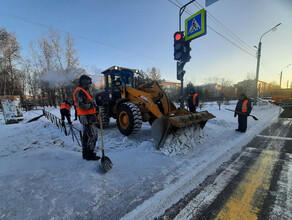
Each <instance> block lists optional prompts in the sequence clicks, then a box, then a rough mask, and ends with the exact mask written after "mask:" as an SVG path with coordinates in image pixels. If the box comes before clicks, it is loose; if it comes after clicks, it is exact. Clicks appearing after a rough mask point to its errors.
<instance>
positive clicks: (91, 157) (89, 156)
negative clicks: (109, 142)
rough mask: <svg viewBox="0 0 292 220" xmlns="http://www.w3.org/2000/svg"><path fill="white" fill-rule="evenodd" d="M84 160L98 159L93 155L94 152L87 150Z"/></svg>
mask: <svg viewBox="0 0 292 220" xmlns="http://www.w3.org/2000/svg"><path fill="white" fill-rule="evenodd" d="M84 159H85V160H99V159H100V157H99V156H97V155H96V154H95V153H94V150H90V149H88V150H87V154H86V157H85V158H84Z"/></svg>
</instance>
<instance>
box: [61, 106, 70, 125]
mask: <svg viewBox="0 0 292 220" xmlns="http://www.w3.org/2000/svg"><path fill="white" fill-rule="evenodd" d="M60 113H61V120H62V121H64V120H65V117H66V118H67V121H68V123H69V124H71V123H72V122H71V118H70V111H69V110H68V109H65V108H63V109H61V110H60Z"/></svg>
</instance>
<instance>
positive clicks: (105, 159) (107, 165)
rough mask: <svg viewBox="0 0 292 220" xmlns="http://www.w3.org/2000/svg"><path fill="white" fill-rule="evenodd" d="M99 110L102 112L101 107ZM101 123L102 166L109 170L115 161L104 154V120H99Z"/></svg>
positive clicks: (106, 170)
mask: <svg viewBox="0 0 292 220" xmlns="http://www.w3.org/2000/svg"><path fill="white" fill-rule="evenodd" d="M99 112H101V107H99ZM99 123H100V138H101V151H102V157H101V166H102V168H103V169H104V171H105V172H108V171H109V170H110V169H111V168H112V167H113V163H112V162H111V160H110V159H109V158H108V157H107V156H105V155H104V144H103V133H102V120H99Z"/></svg>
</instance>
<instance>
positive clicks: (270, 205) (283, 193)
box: [158, 109, 292, 220]
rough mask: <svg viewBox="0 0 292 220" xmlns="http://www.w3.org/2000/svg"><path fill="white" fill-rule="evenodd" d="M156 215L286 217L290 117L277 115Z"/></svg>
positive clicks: (289, 207) (291, 178) (291, 211)
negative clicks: (229, 156)
mask: <svg viewBox="0 0 292 220" xmlns="http://www.w3.org/2000/svg"><path fill="white" fill-rule="evenodd" d="M289 111H290V113H289V114H288V115H289V117H291V109H290V110H289ZM282 115H284V116H285V117H287V112H285V113H284V114H282ZM158 219H249V220H250V219H292V118H278V119H277V121H276V122H275V123H273V124H271V126H269V127H267V128H266V129H264V131H263V132H261V133H260V134H259V135H257V136H256V137H255V138H254V139H253V140H252V141H251V142H250V143H249V144H247V145H246V146H245V147H244V148H243V150H242V151H241V152H240V153H237V154H235V155H234V156H233V157H232V158H231V159H230V160H229V161H228V162H226V163H225V164H223V165H222V166H221V167H220V168H218V169H217V170H216V172H215V174H213V175H211V176H209V177H208V178H207V179H205V180H204V182H203V183H202V184H200V186H199V187H197V188H195V189H193V190H192V191H191V192H190V193H189V194H187V195H186V196H185V197H184V198H182V199H181V200H180V201H179V202H177V203H176V204H174V205H173V206H172V207H171V208H169V209H167V210H166V211H165V213H164V214H163V215H162V216H160V217H159V218H158Z"/></svg>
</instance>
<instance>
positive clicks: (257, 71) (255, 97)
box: [254, 23, 281, 105]
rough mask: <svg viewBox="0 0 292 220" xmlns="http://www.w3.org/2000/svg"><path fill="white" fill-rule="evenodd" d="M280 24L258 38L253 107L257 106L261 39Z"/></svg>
mask: <svg viewBox="0 0 292 220" xmlns="http://www.w3.org/2000/svg"><path fill="white" fill-rule="evenodd" d="M280 24H281V23H279V24H277V25H276V26H275V27H273V28H271V29H270V30H268V31H266V32H265V33H264V34H263V35H262V36H261V38H260V41H259V46H258V56H257V69H256V81H255V96H254V105H256V104H257V101H258V80H259V72H260V59H261V49H262V38H263V36H264V35H266V34H267V33H269V32H270V31H272V30H274V31H275V30H277V27H278V26H279V25H280Z"/></svg>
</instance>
